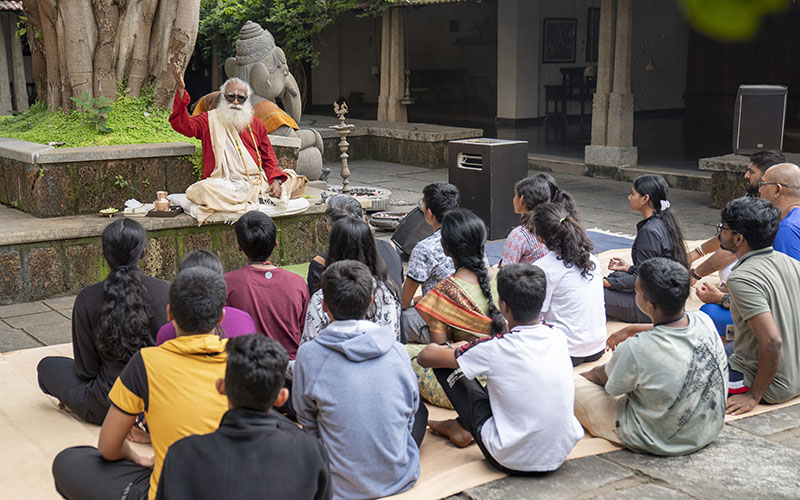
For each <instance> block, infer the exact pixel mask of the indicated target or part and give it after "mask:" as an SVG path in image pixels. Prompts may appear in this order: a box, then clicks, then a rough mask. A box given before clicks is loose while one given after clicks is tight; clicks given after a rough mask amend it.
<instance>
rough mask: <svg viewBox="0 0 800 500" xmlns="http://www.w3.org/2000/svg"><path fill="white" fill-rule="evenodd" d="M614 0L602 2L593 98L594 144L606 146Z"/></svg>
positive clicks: (612, 52)
mask: <svg viewBox="0 0 800 500" xmlns="http://www.w3.org/2000/svg"><path fill="white" fill-rule="evenodd" d="M616 17H617V16H616V13H615V12H614V0H602V1H601V2H600V33H599V45H598V48H597V90H596V91H595V94H594V99H593V100H592V144H593V145H597V146H605V145H606V141H607V133H608V95H609V93H610V92H611V80H612V77H613V74H614V72H613V68H614V26H615V20H616Z"/></svg>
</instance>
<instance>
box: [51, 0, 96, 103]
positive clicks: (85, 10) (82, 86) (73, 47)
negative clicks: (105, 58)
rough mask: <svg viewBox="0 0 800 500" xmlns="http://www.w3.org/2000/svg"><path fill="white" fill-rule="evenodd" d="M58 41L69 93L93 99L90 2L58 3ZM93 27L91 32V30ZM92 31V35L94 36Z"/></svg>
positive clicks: (68, 1) (93, 41) (93, 40)
mask: <svg viewBox="0 0 800 500" xmlns="http://www.w3.org/2000/svg"><path fill="white" fill-rule="evenodd" d="M58 11H59V17H60V18H61V19H62V22H63V24H62V23H59V24H60V26H59V28H61V31H60V32H59V33H58V36H59V38H60V39H62V40H64V46H65V48H66V50H65V52H64V56H65V57H64V63H65V65H66V70H67V71H66V73H67V76H68V78H69V80H68V81H69V87H70V89H71V93H72V94H73V95H77V96H83V94H84V92H87V93H88V94H89V97H92V96H94V87H95V86H94V85H93V84H92V82H93V81H94V71H93V68H92V58H93V57H92V56H93V54H94V48H95V38H94V37H93V35H95V36H96V33H97V28H96V27H95V26H94V23H93V22H91V21H92V20H93V19H94V13H93V12H92V8H91V3H90V0H61V2H60V3H59V10H58ZM92 28H94V30H92ZM93 31H94V33H93Z"/></svg>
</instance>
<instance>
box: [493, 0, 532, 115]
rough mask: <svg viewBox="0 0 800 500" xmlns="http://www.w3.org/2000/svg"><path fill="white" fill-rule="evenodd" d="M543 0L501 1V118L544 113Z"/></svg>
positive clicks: (499, 84)
mask: <svg viewBox="0 0 800 500" xmlns="http://www.w3.org/2000/svg"><path fill="white" fill-rule="evenodd" d="M539 18H540V0H499V1H498V3H497V118H498V120H500V121H505V120H510V121H515V120H523V119H526V118H536V117H537V116H539V115H540V112H539V111H540V106H539V88H540V87H541V85H540V84H539V65H540V62H541V61H540V57H541V52H542V51H541V42H540V40H541V38H542V33H541V22H539Z"/></svg>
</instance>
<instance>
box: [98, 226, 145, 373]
mask: <svg viewBox="0 0 800 500" xmlns="http://www.w3.org/2000/svg"><path fill="white" fill-rule="evenodd" d="M102 240H103V257H105V259H106V262H108V265H109V267H111V272H109V273H108V276H107V277H106V279H105V281H104V284H103V305H102V306H101V309H100V321H99V323H98V330H97V332H96V341H97V348H98V350H99V351H101V352H103V353H104V354H105V355H106V356H108V357H110V358H113V359H116V360H119V361H123V362H125V361H128V360H129V359H130V358H131V357H132V356H133V355H134V354H135V353H136V352H137V351H138V350H139V349H141V348H142V347H147V346H149V345H152V343H153V338H152V332H151V330H150V322H151V321H152V318H153V313H152V311H151V309H150V304H149V302H148V300H147V289H146V288H145V286H144V284H143V283H142V280H141V279H140V278H139V273H138V272H136V271H137V269H136V266H137V265H138V263H139V258H140V257H141V256H142V254H143V253H144V251H145V248H146V246H147V235H146V233H145V231H144V228H142V226H141V225H140V224H139V223H137V222H136V221H133V220H130V219H119V220H117V221H114V222H112V223H111V224H109V225H108V226H106V228H105V230H104V231H103V238H102Z"/></svg>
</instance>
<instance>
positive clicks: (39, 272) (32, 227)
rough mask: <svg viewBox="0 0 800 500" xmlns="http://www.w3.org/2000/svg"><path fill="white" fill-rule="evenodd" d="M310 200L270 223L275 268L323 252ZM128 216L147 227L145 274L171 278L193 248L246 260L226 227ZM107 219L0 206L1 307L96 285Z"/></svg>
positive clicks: (319, 212) (320, 220) (228, 261)
mask: <svg viewBox="0 0 800 500" xmlns="http://www.w3.org/2000/svg"><path fill="white" fill-rule="evenodd" d="M316 201H319V200H318V199H317V200H314V199H311V200H309V202H311V206H310V208H309V209H308V210H307V211H306V212H303V213H302V214H297V215H289V216H278V217H274V218H273V220H274V221H275V225H276V226H277V229H278V246H277V248H276V249H275V251H274V252H273V254H272V256H271V261H272V262H273V263H274V264H276V265H281V266H283V265H292V264H302V263H305V262H309V261H310V260H311V258H312V257H314V255H316V254H318V253H319V252H321V251H323V250H324V249H325V248H326V247H327V244H328V230H327V226H326V225H325V216H324V210H325V205H317V204H316V203H315V202H316ZM117 217H122V215H118V216H117ZM134 219H135V220H136V221H137V222H139V223H140V224H141V225H142V226H143V227H144V228H145V229H146V230H147V236H148V249H147V254H146V257H145V259H144V261H142V262H141V263H140V267H141V268H142V270H143V271H144V272H145V273H147V274H149V275H150V276H155V277H156V278H162V279H166V280H172V279H173V278H174V277H175V275H176V274H177V272H178V264H179V263H180V261H181V259H183V256H184V255H186V254H187V253H189V252H191V251H192V250H198V249H205V250H209V251H211V252H214V254H216V255H217V256H218V257H219V258H220V260H221V261H222V265H223V267H224V268H225V271H231V270H233V269H237V268H239V267H240V266H242V265H244V263H245V257H244V255H243V254H242V253H241V252H240V251H239V246H238V243H237V241H236V235H235V233H234V231H233V226H232V225H230V224H222V223H218V224H204V225H202V226H199V227H198V225H197V221H196V220H195V219H193V218H192V217H190V216H188V215H186V214H181V215H178V216H177V217H174V218H151V217H135V218H134ZM110 221H111V220H110V219H108V218H107V217H101V216H99V215H76V216H68V217H57V218H47V219H37V218H35V217H33V216H31V215H29V214H25V213H22V212H20V211H18V210H12V209H10V208H7V207H3V206H0V305H6V304H14V303H18V302H29V301H33V300H42V299H46V298H50V297H56V296H59V295H64V294H72V293H77V292H78V291H80V290H81V289H82V288H84V287H85V286H87V285H90V284H92V283H96V282H98V281H100V280H102V279H103V278H104V277H105V275H106V274H107V273H108V265H107V264H106V261H105V260H104V259H103V255H102V248H101V235H102V233H103V229H104V228H105V227H106V225H108V224H109V223H110Z"/></svg>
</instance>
